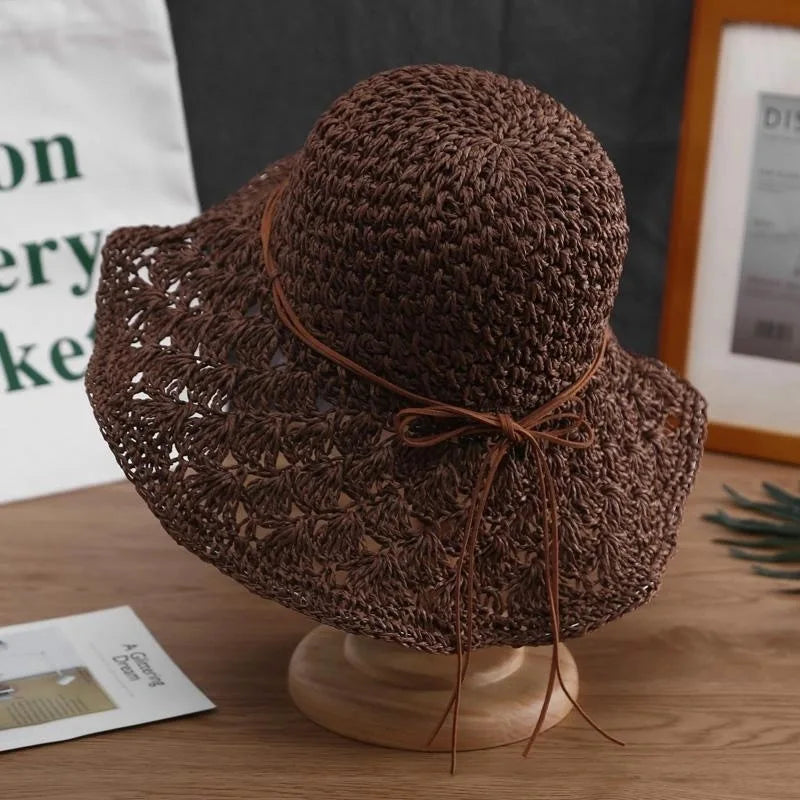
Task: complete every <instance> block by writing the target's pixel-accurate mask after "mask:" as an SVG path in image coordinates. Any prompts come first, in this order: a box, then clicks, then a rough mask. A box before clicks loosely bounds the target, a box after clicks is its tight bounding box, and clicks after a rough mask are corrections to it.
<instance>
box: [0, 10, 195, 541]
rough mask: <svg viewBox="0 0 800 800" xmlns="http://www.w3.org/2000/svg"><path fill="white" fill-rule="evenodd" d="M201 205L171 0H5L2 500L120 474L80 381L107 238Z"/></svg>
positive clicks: (0, 202) (0, 82)
mask: <svg viewBox="0 0 800 800" xmlns="http://www.w3.org/2000/svg"><path fill="white" fill-rule="evenodd" d="M196 211H197V196H196V192H195V188H194V180H193V176H192V167H191V159H190V155H189V147H188V142H187V136H186V127H185V123H184V118H183V107H182V103H181V96H180V86H179V82H178V73H177V67H176V61H175V52H174V49H173V45H172V38H171V33H170V27H169V18H168V16H167V10H166V7H165V5H164V2H163V0H136V2H122V1H121V0H0V503H1V502H4V501H9V500H16V499H21V498H25V497H31V496H34V495H40V494H46V493H50V492H57V491H63V490H66V489H73V488H76V487H79V486H87V485H90V484H96V483H101V482H104V481H108V480H113V479H115V478H118V477H121V476H122V473H121V471H120V470H119V469H118V467H117V465H116V463H115V462H114V461H113V459H112V458H111V456H110V454H109V452H108V449H107V447H106V446H105V444H104V442H103V441H102V439H101V437H100V435H99V432H98V430H97V426H96V423H95V421H94V418H93V417H92V414H91V410H90V408H89V403H88V401H87V399H86V395H85V392H84V388H83V373H84V371H85V368H86V363H87V361H88V357H89V353H90V351H91V346H92V335H93V317H94V292H95V286H96V284H97V278H98V273H99V268H100V249H101V247H102V244H103V240H104V237H105V236H106V235H107V234H108V233H109V232H110V231H111V230H113V229H114V228H116V227H119V226H122V225H139V224H174V223H177V222H179V221H182V220H185V219H187V218H188V217H191V216H192V215H194V214H195V213H196ZM0 532H2V514H1V513H0Z"/></svg>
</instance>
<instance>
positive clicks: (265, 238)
mask: <svg viewBox="0 0 800 800" xmlns="http://www.w3.org/2000/svg"><path fill="white" fill-rule="evenodd" d="M285 187H286V183H285V182H284V183H281V184H280V185H279V186H278V187H276V189H274V190H273V191H272V193H271V194H270V196H269V197H268V198H267V202H266V206H265V208H264V215H263V218H262V223H261V241H262V245H263V251H264V263H265V266H266V270H267V273H268V274H269V277H270V279H271V282H272V296H273V300H274V302H275V310H276V313H277V315H278V317H279V318H280V320H281V321H282V322H283V324H284V325H285V326H286V327H287V328H288V329H289V330H290V331H291V332H292V333H293V334H294V335H295V336H296V337H297V338H298V339H300V340H301V341H302V342H303V343H305V344H306V345H308V346H309V347H311V348H312V349H313V350H315V351H316V352H317V353H319V354H320V355H321V356H324V357H325V358H327V359H328V360H329V361H331V362H333V363H334V364H337V365H339V366H341V367H344V368H345V369H347V370H349V371H350V372H352V373H354V374H356V375H358V376H359V377H361V378H363V379H364V380H366V381H368V382H370V383H373V384H376V385H378V386H381V387H382V388H384V389H386V390H387V391H389V392H392V393H394V394H397V395H400V396H402V397H405V398H406V399H407V400H409V401H411V402H412V403H414V404H415V406H414V407H409V408H404V409H402V410H401V411H398V412H397V414H396V415H395V431H396V433H397V437H398V439H399V440H400V441H401V442H402V443H403V444H405V445H407V446H408V447H432V446H434V445H437V444H441V443H443V442H447V441H450V440H453V439H458V438H460V437H461V436H475V435H484V436H487V435H488V436H492V435H495V436H497V435H498V434H499V436H497V438H496V439H494V440H493V441H492V442H491V443H490V444H489V448H488V450H487V453H486V456H485V458H484V461H483V464H482V465H481V468H480V473H479V477H478V480H477V481H476V482H475V486H474V488H473V490H472V497H471V500H470V505H469V512H468V515H467V525H466V529H465V531H464V537H463V542H462V546H461V552H460V554H459V558H458V562H457V564H456V575H455V592H454V595H455V596H454V606H455V609H454V616H455V634H456V656H457V673H456V680H455V686H454V688H453V694H452V696H451V697H450V701H449V702H448V704H447V707H446V708H445V709H444V711H443V713H442V717H441V719H440V720H439V723H438V724H437V725H436V728H435V730H434V731H433V733H432V735H431V737H430V739H429V740H428V742H427V744H428V746H430V744H431V743H432V742H433V740H434V739H435V738H436V736H437V735H438V733H439V731H440V730H441V729H442V726H443V725H444V723H445V721H446V720H447V717H448V714H450V712H451V710H452V717H453V726H452V737H451V749H450V757H451V762H450V769H451V772H455V765H456V752H457V747H458V716H459V709H460V704H461V690H462V685H463V682H464V677H465V676H466V672H467V668H468V666H469V656H470V651H471V645H472V629H473V605H474V591H475V545H476V541H477V537H478V533H479V531H480V524H481V519H482V518H483V512H484V509H485V507H486V502H487V500H488V497H489V493H490V492H491V489H492V484H493V483H494V478H495V475H496V474H497V471H498V469H499V468H500V465H501V463H502V462H503V459H504V458H505V456H506V454H507V453H508V451H509V450H510V449H511V447H512V446H513V445H516V444H523V443H524V444H526V445H528V447H529V448H530V449H531V451H532V453H533V457H534V459H535V460H536V465H537V473H538V476H539V490H540V496H541V499H542V505H543V525H542V529H543V539H544V552H545V561H546V567H545V584H546V589H547V596H548V600H549V607H550V624H551V629H552V635H553V645H552V657H551V661H550V674H549V677H548V681H547V689H546V692H545V696H544V700H543V702H542V708H541V710H540V712H539V717H538V720H537V722H536V726H535V727H534V729H533V732H532V733H531V735H530V737H529V739H528V743H527V745H526V747H525V750H524V755H526V756H527V755H528V753H529V752H530V749H531V747H532V746H533V743H534V741H535V740H536V737H537V735H538V734H539V731H540V730H541V728H542V725H543V724H544V720H545V716H546V714H547V710H548V708H549V705H550V700H551V698H552V694H553V690H554V688H555V681H556V678H557V679H558V682H559V684H560V686H561V689H562V690H563V692H564V694H565V695H566V696H567V698H568V699H569V701H570V702H571V703H572V705H573V706H574V707H575V708H576V709H577V710H578V712H579V713H580V714H581V716H582V717H583V718H584V719H585V720H586V721H587V722H588V723H589V724H590V725H591V726H592V727H593V728H594V729H595V730H596V731H598V733H600V734H602V735H603V736H605V737H606V738H607V739H609V740H610V741H612V742H615V743H616V744H620V745H621V744H623V742H621V741H619V740H618V739H615V738H614V737H613V736H610V735H609V734H608V733H606V732H605V731H604V730H602V729H601V728H600V727H599V726H598V725H597V724H596V723H595V722H594V721H593V720H592V719H591V718H590V717H589V715H588V714H587V713H586V712H585V711H584V710H583V708H582V707H581V705H580V703H578V701H577V700H576V699H575V698H573V697H572V695H571V694H570V693H569V691H568V689H567V687H566V686H565V684H564V680H563V678H562V675H561V667H560V664H559V658H558V646H559V641H560V629H561V622H560V614H559V607H558V597H559V585H558V584H559V555H558V504H557V500H556V490H555V484H554V482H553V477H552V475H551V473H550V468H549V466H548V464H547V459H546V458H545V454H544V449H543V446H544V445H545V444H548V443H549V444H557V445H561V446H562V447H570V448H573V449H576V450H585V449H587V448H589V447H591V446H592V445H593V444H594V432H593V431H592V429H591V427H590V426H589V423H588V421H587V420H586V415H585V410H584V406H583V401H582V400H581V398H579V397H578V396H577V395H578V394H579V393H580V392H581V391H582V390H583V389H584V387H585V386H586V385H587V384H588V383H589V381H590V380H591V379H592V376H593V375H594V374H595V373H596V372H597V370H598V368H599V366H600V364H601V362H602V360H603V356H604V354H605V350H606V345H607V343H608V332H607V331H606V332H605V333H604V335H603V340H602V342H601V345H600V348H599V349H598V351H597V355H596V356H595V357H594V360H593V361H592V363H591V364H590V365H589V368H588V369H587V370H586V372H585V373H584V374H583V375H582V376H581V377H580V378H579V379H578V380H577V381H576V382H575V383H573V384H572V385H571V386H568V387H567V388H566V389H564V390H563V391H562V392H560V393H559V394H557V395H556V396H555V397H553V398H552V399H551V400H549V401H547V402H546V403H544V404H543V405H541V406H540V407H539V408H537V409H536V410H535V411H532V412H531V413H530V414H527V415H526V416H524V417H523V418H522V419H520V420H515V419H514V418H513V417H512V416H510V415H509V414H504V413H500V412H481V411H473V410H471V409H468V408H461V407H460V406H454V405H450V404H449V403H439V402H437V401H435V400H431V399H429V398H427V397H423V396H422V395H418V394H415V393H414V392H410V391H408V390H407V389H403V388H402V387H400V386H397V385H396V384H394V383H392V382H391V381H389V380H386V379H385V378H382V377H380V376H379V375H375V374H374V373H372V372H370V371H369V370H368V369H366V368H364V367H362V366H361V365H360V364H357V363H356V362H355V361H352V360H351V359H349V358H347V356H344V355H342V354H341V353H338V352H336V351H335V350H333V349H332V348H330V347H328V346H327V345H326V344H324V343H323V342H321V341H319V339H317V338H316V337H315V336H314V334H312V333H311V332H310V331H309V330H308V329H307V328H306V327H305V326H304V325H303V323H302V322H301V321H300V319H299V318H298V316H297V314H296V313H295V311H294V309H293V308H292V306H291V303H290V302H289V299H288V298H287V296H286V294H285V292H284V290H283V286H282V285H281V282H280V275H279V273H278V268H277V265H276V264H275V261H274V259H273V258H272V255H271V253H270V249H269V239H270V232H271V228H272V219H273V214H274V211H275V207H276V205H277V203H278V200H279V199H280V196H281V194H282V193H283V190H284V189H285ZM570 401H572V402H573V404H574V405H576V406H577V407H578V411H561V410H560V409H561V408H562V406H564V405H565V404H566V403H568V402H570ZM423 418H424V419H432V420H445V421H452V420H459V421H463V424H462V425H459V426H458V427H454V428H448V429H447V430H444V431H442V432H439V433H431V434H425V435H420V434H417V433H415V432H414V430H413V427H414V423H415V422H417V421H419V420H421V419H423ZM576 437H577V438H576ZM465 564H466V566H467V598H466V626H465V627H466V649H465V647H464V643H463V637H462V617H463V616H464V608H463V604H462V599H461V583H462V575H463V574H464V568H465Z"/></svg>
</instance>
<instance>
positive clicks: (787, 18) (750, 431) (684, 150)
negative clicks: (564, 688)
mask: <svg viewBox="0 0 800 800" xmlns="http://www.w3.org/2000/svg"><path fill="white" fill-rule="evenodd" d="M731 25H735V26H736V25H738V26H739V28H740V29H741V26H743V25H747V26H764V25H766V26H777V27H778V28H781V29H797V31H800V2H798V0H697V2H696V4H695V12H694V19H693V24H692V35H691V43H690V50H689V60H688V67H687V78H686V90H685V96H684V109H683V122H682V128H681V146H680V153H679V159H678V167H677V172H676V181H675V191H674V198H673V209H672V222H671V230H670V240H669V248H668V257H667V277H666V283H665V291H664V300H663V308H662V321H661V338H660V356H661V358H662V360H664V361H665V362H666V363H667V364H669V365H670V366H671V367H673V368H674V369H676V370H677V371H678V372H680V373H681V374H683V375H686V376H687V377H688V378H689V380H691V381H692V382H693V383H695V384H696V385H697V386H698V388H699V389H700V391H701V392H703V393H704V394H706V390H705V389H704V385H703V376H702V373H701V374H700V377H699V378H698V376H697V375H694V374H692V373H693V370H692V368H691V363H690V361H691V356H692V354H691V352H690V349H691V347H692V346H693V338H692V337H693V331H692V325H693V320H696V319H698V318H699V317H698V316H697V313H698V311H697V307H696V304H697V302H698V298H697V296H696V295H697V294H698V291H699V290H697V289H696V286H697V280H698V277H699V270H698V259H699V257H700V253H699V248H700V245H701V238H702V236H703V235H704V230H705V229H704V210H705V209H706V208H707V206H706V205H705V202H706V199H707V198H706V194H707V191H708V186H707V181H708V180H709V178H710V177H711V175H710V173H709V169H710V166H713V165H711V164H710V157H711V156H712V134H714V133H715V131H714V120H715V113H719V112H718V110H716V109H715V104H716V103H717V102H718V101H720V99H719V98H718V97H717V90H718V89H720V87H721V86H722V85H723V83H724V75H723V76H722V77H720V76H719V75H718V67H719V65H720V57H721V53H722V48H723V33H724V31H725V30H726V27H727V26H731ZM737 35H738V34H737ZM726 63H727V62H726ZM718 78H719V82H718ZM767 88H769V87H767ZM797 95H798V96H800V89H798V91H797ZM759 102H760V101H759ZM752 119H755V118H752ZM743 124H744V123H743ZM750 125H751V126H752V129H753V131H754V133H753V136H755V135H756V134H755V125H753V122H750ZM715 141H718V140H717V139H715ZM751 157H752V156H751ZM714 224H721V223H716V222H715V223H714ZM744 224H745V223H744V221H742V223H741V225H742V226H744ZM726 269H728V267H726ZM736 269H737V275H738V270H739V266H738V263H737V265H736ZM706 283H707V281H706ZM707 299H708V298H707ZM731 313H732V314H733V313H735V309H734V310H733V311H732V312H731ZM798 323H800V318H799V319H798ZM798 333H799V335H800V324H799V325H798ZM731 347H732V345H731ZM729 355H730V358H731V361H732V362H733V361H734V360H735V359H737V356H736V355H733V354H729ZM726 358H727V356H726ZM738 359H739V360H738V361H736V363H737V364H741V363H744V362H746V361H747V359H746V358H745V359H742V358H741V357H738ZM723 360H724V359H723ZM753 360H757V361H769V360H771V359H751V361H753ZM757 366H758V368H759V369H761V367H760V365H757ZM791 367H795V368H796V369H797V374H798V376H799V377H798V381H800V363H793V364H792V365H791ZM791 367H784V366H780V367H777V366H776V367H774V369H775V370H776V371H778V370H787V369H789V368H791ZM737 369H739V367H737ZM782 374H784V375H785V374H787V373H786V372H784V373H782ZM741 380H742V381H743V382H745V381H747V380H748V372H747V367H746V366H745V367H743V368H742V372H741ZM753 380H755V378H754V379H753ZM731 383H732V385H731V391H737V389H736V385H735V382H731ZM791 385H792V386H794V383H792V384H791ZM798 385H800V384H798ZM745 388H746V390H747V391H748V392H750V393H751V394H753V393H754V390H753V387H749V388H748V387H745ZM751 390H753V391H751ZM765 391H767V390H766V389H765ZM769 391H771V390H769ZM717 395H718V396H719V390H717ZM755 402H757V400H755V399H752V398H751V400H750V404H751V408H750V409H748V411H747V414H746V416H750V417H751V416H753V414H754V413H755V411H754V410H753V409H752V405H753V403H755ZM787 402H788V401H787ZM796 403H797V406H798V408H800V391H798V392H797V396H796ZM787 413H788V415H789V417H790V418H791V419H792V420H793V419H794V417H792V412H787ZM731 416H736V415H731ZM775 419H776V416H775V415H774V414H770V413H769V412H768V411H766V410H765V412H764V419H763V424H753V421H752V420H751V421H750V422H749V423H747V424H742V423H741V422H736V421H734V422H731V421H730V420H726V419H725V418H724V415H723V417H722V418H720V417H719V415H717V414H715V404H714V399H713V398H711V397H709V422H710V424H709V436H708V443H707V446H708V448H709V449H711V450H719V451H723V452H728V453H736V454H740V455H747V456H756V457H759V458H766V459H771V460H777V461H786V462H790V463H794V464H800V425H797V426H796V427H795V423H794V422H792V424H791V425H784V426H781V425H779V426H778V427H777V429H776V427H775V426H774V425H772V424H771V423H772V422H773V421H774V420H775ZM757 422H758V421H757V420H756V423H757Z"/></svg>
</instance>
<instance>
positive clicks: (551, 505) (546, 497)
mask: <svg viewBox="0 0 800 800" xmlns="http://www.w3.org/2000/svg"><path fill="white" fill-rule="evenodd" d="M534 453H535V456H536V462H537V467H538V470H537V471H538V473H539V482H540V489H541V497H542V500H543V504H544V508H543V514H542V530H543V538H544V553H545V589H546V592H547V598H548V605H549V611H550V627H551V630H552V637H553V645H552V655H551V659H550V674H549V677H548V681H547V690H546V691H545V696H544V700H543V702H542V708H541V711H540V712H539V718H538V720H537V722H536V726H535V727H534V729H533V732H532V733H531V735H530V738H529V739H528V742H527V744H526V746H525V749H524V751H523V756H524V757H526V758H527V756H528V755H529V754H530V751H531V749H532V747H533V745H534V743H535V741H536V738H537V737H538V735H539V733H540V731H541V729H542V726H543V724H544V721H545V717H546V716H547V711H548V709H549V706H550V701H551V700H552V696H553V689H554V683H555V681H554V679H555V678H558V683H559V686H560V687H561V690H562V691H563V692H564V695H565V696H566V698H567V699H568V700H569V702H570V704H571V705H572V707H573V708H574V709H575V710H576V711H577V712H578V713H579V714H580V715H581V717H583V719H584V720H585V721H586V722H587V723H588V724H589V725H590V726H591V727H592V728H593V729H594V730H595V731H597V733H599V734H600V735H601V736H603V737H605V738H606V739H608V741H610V742H613V743H614V744H618V745H621V746H623V747H624V745H625V742H623V741H621V740H620V739H617V738H615V737H614V736H612V735H611V734H609V733H608V732H606V731H605V730H603V728H601V727H600V726H599V725H598V724H597V723H596V722H595V721H594V720H593V719H592V718H591V717H590V716H589V714H588V713H587V712H586V711H585V710H584V709H583V707H582V706H581V704H580V703H579V702H578V701H577V699H575V698H574V697H573V696H572V694H571V692H570V691H569V689H567V686H566V684H565V682H564V678H563V676H562V674H561V663H560V660H559V652H558V651H559V645H560V642H561V614H560V608H559V574H560V569H559V541H558V505H557V498H556V495H555V482H554V481H553V476H552V474H551V472H550V468H549V467H548V465H547V459H546V458H545V455H544V452H543V450H542V448H541V445H540V444H539V443H538V442H534Z"/></svg>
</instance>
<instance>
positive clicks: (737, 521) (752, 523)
mask: <svg viewBox="0 0 800 800" xmlns="http://www.w3.org/2000/svg"><path fill="white" fill-rule="evenodd" d="M703 519H704V520H707V521H708V522H716V523H717V524H718V525H724V526H725V527H726V528H730V530H732V531H739V532H740V533H771V534H772V535H774V536H786V537H790V538H791V537H798V536H800V525H787V524H786V523H783V522H771V521H770V520H767V519H742V518H741V517H732V516H731V515H730V514H728V513H727V512H725V511H722V510H720V511H717V512H715V513H713V514H704V515H703Z"/></svg>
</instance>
